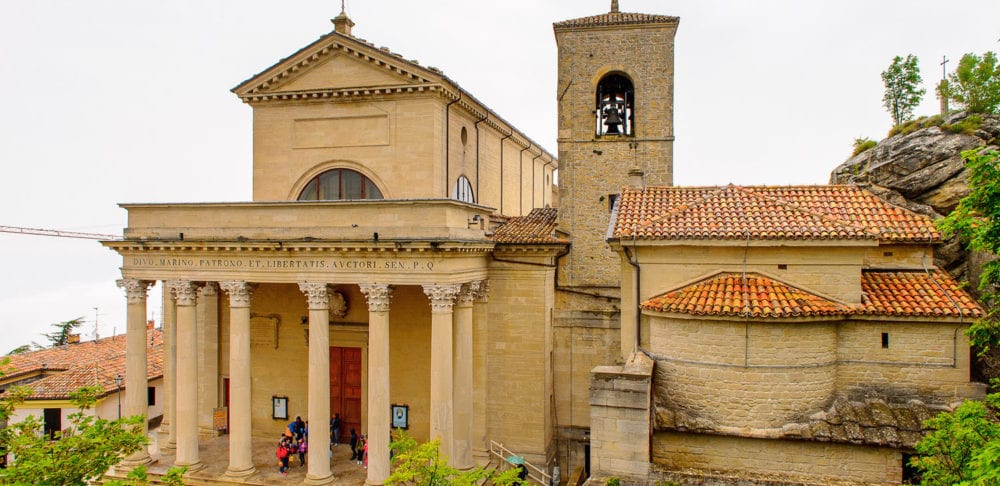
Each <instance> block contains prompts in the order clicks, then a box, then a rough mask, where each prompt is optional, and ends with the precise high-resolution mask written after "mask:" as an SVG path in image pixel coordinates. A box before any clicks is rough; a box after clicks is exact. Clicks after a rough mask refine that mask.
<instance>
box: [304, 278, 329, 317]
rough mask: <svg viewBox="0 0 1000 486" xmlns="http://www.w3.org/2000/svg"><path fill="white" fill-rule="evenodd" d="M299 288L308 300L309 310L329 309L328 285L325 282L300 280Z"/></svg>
mask: <svg viewBox="0 0 1000 486" xmlns="http://www.w3.org/2000/svg"><path fill="white" fill-rule="evenodd" d="M299 290H301V291H302V293H303V294H305V296H306V300H307V301H309V310H330V286H329V284H325V283H313V282H302V283H300V284H299Z"/></svg>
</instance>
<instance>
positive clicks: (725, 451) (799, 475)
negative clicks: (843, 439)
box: [653, 432, 903, 485]
mask: <svg viewBox="0 0 1000 486" xmlns="http://www.w3.org/2000/svg"><path fill="white" fill-rule="evenodd" d="M653 462H655V463H656V465H657V466H660V467H664V468H667V469H670V470H683V469H695V470H701V471H704V472H705V473H706V475H719V474H720V473H721V474H724V473H727V472H729V473H733V476H732V479H731V481H726V482H720V483H715V484H823V485H847V484H875V485H878V484H899V483H900V482H901V481H902V474H903V469H902V455H901V453H900V452H899V451H898V450H894V449H890V448H878V447H865V446H858V445H845V444H831V443H820V442H806V441H788V440H773V439H748V438H740V437H726V436H718V435H707V434H690V433H688V434H680V433H673V432H660V433H657V434H655V435H654V436H653ZM746 471H754V474H752V475H751V474H748V473H747V472H746ZM754 479H759V480H761V481H759V482H758V481H754ZM740 480H745V481H746V482H740ZM699 484H704V483H699Z"/></svg>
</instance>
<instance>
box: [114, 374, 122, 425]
mask: <svg viewBox="0 0 1000 486" xmlns="http://www.w3.org/2000/svg"><path fill="white" fill-rule="evenodd" d="M115 385H118V418H119V419H121V418H122V375H118V376H115Z"/></svg>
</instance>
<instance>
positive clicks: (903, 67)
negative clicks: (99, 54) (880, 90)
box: [882, 54, 927, 125]
mask: <svg viewBox="0 0 1000 486" xmlns="http://www.w3.org/2000/svg"><path fill="white" fill-rule="evenodd" d="M922 81H923V78H921V77H920V66H918V65H917V56H914V55H913V54H908V55H907V56H906V59H903V58H902V57H899V56H896V57H894V58H893V59H892V64H890V65H889V68H888V69H886V70H885V71H882V83H883V84H885V95H883V96H882V106H884V107H885V109H886V110H889V115H891V116H892V121H893V125H899V124H901V123H903V122H905V121H907V120H909V119H910V118H912V117H913V109H914V108H916V107H917V105H919V104H920V100H921V98H923V96H924V93H926V92H927V90H926V89H924V88H921V87H920V83H921V82H922Z"/></svg>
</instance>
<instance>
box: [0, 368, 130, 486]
mask: <svg viewBox="0 0 1000 486" xmlns="http://www.w3.org/2000/svg"><path fill="white" fill-rule="evenodd" d="M6 371H7V370H6V362H4V363H3V364H2V366H0V376H2V375H4V374H6ZM100 392H101V389H100V387H96V386H91V387H83V388H81V389H79V390H77V391H76V392H74V393H72V394H71V396H70V400H71V402H72V403H73V405H74V406H75V407H77V408H79V409H80V410H79V412H77V413H73V414H70V415H69V422H70V426H69V428H67V429H66V430H63V431H62V432H61V433H58V434H57V436H56V437H55V439H56V440H51V439H50V438H49V436H47V435H45V434H43V433H42V430H43V428H44V427H43V425H44V424H43V423H42V422H41V421H40V420H39V419H38V418H37V417H34V416H29V417H28V418H26V419H24V420H23V421H21V422H18V423H14V424H9V425H8V426H7V427H5V428H3V429H2V430H0V450H3V451H6V452H8V453H11V454H13V456H14V460H13V462H12V463H11V464H9V465H8V466H7V468H6V469H0V484H54V485H84V484H89V483H90V482H93V481H96V480H98V479H100V478H101V477H102V476H103V475H104V473H105V472H106V471H107V470H108V468H109V467H111V466H112V465H114V464H116V463H118V462H119V461H120V460H121V459H122V458H123V457H125V456H126V455H128V454H131V453H133V452H136V451H138V450H139V449H140V448H142V447H144V446H145V445H146V443H147V442H148V441H147V439H146V436H145V435H144V434H143V427H142V425H143V422H144V421H145V420H146V418H145V417H143V416H141V415H139V416H135V417H128V418H122V419H117V420H106V419H100V418H96V417H93V416H91V415H88V412H87V411H88V410H90V409H91V408H92V407H93V406H94V404H95V403H96V401H97V396H98V394H99V393H100ZM29 395H30V391H29V390H27V389H26V388H18V387H15V388H12V389H10V390H7V392H6V393H5V394H4V395H3V396H2V398H0V420H2V421H6V420H8V419H9V418H10V417H11V414H12V413H13V411H14V409H15V408H16V407H17V405H19V404H20V403H22V402H23V401H24V399H25V398H26V397H27V396H29Z"/></svg>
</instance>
